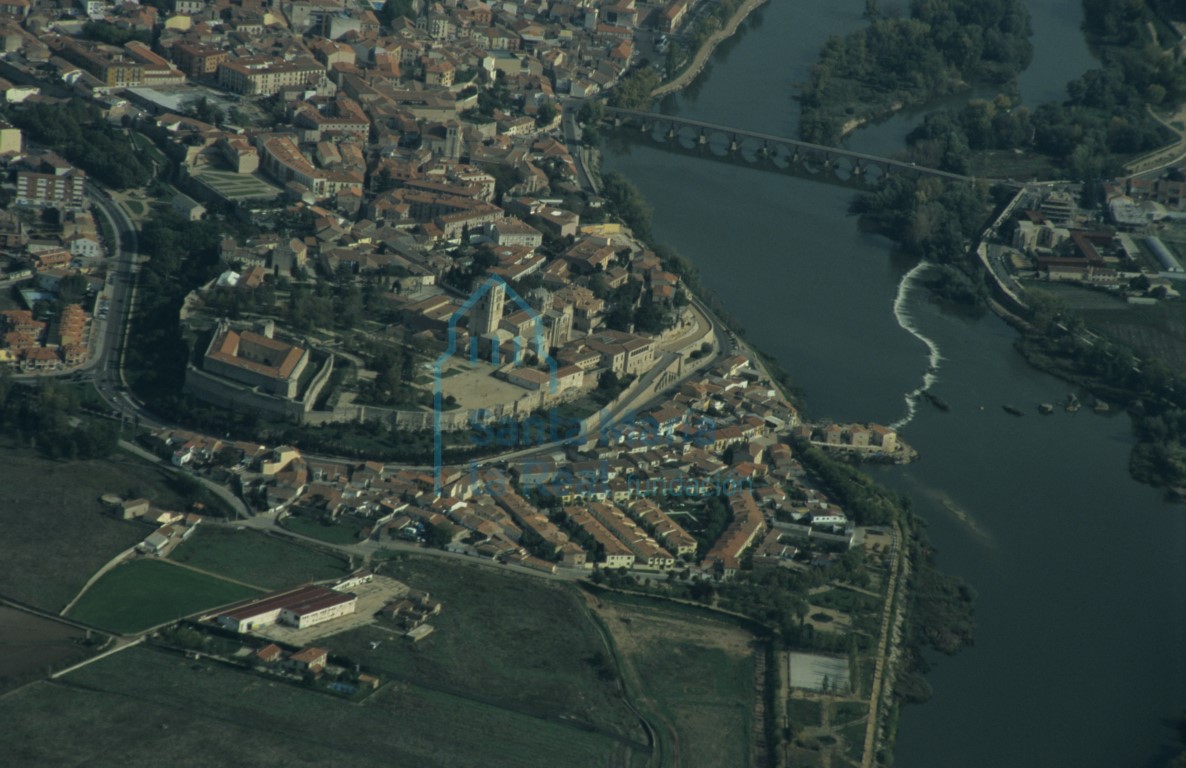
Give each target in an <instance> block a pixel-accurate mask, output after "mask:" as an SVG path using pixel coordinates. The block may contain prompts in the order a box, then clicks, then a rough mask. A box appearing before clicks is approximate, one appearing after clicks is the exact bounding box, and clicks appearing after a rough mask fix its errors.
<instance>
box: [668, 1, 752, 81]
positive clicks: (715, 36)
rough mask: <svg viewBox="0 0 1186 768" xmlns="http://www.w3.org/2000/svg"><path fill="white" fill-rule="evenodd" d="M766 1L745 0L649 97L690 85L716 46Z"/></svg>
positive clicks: (735, 30) (730, 35) (733, 32)
mask: <svg viewBox="0 0 1186 768" xmlns="http://www.w3.org/2000/svg"><path fill="white" fill-rule="evenodd" d="M766 2H767V0H745V2H744V3H742V5H741V7H740V8H738V9H737V12H736V13H734V14H733V18H731V19H729V23H728V24H726V25H725V28H724V29H719V30H717V31H716V32H713V33H712V34H711V35H710V36H709V37H708V39H707V40H705V41H704V44H703V45H701V46H700V48H699V49H698V50H697V51H696V55H695V56H693V57H692V61H691V63H690V64H688V66H687V67H686V68H685V69H684V70H683V71H682V72H680V73H679V74H678V75H676V76H675V78H674V79H672V80H669V81H667V82H665V83H663V84H662V85H660V86H659V87H658V88H656V89H655V90H653V91H651V98H652V99H660V98H662V97H664V96H667V95H668V94H672V93H675V92H676V91H680V90H683V89H684V88H687V87H688V86H689V85H691V84H692V81H693V80H695V79H696V78H697V77H699V76H700V73H701V72H702V71H703V70H704V67H705V66H706V65H707V64H708V58H709V57H710V56H712V54H713V51H715V50H716V48H717V46H718V45H720V44H721V43H723V42H725V41H726V40H728V39H729V38H730V37H732V36H733V35H735V34H737V29H738V28H739V27H740V26H741V22H743V21H745V19H746V17H748V16H749V15H750V14H751V13H753V12H754V11H756V10H757V9H758V8H760V7H762V6H763V5H765V4H766Z"/></svg>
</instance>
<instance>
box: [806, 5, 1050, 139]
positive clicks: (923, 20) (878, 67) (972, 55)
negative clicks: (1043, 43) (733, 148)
mask: <svg viewBox="0 0 1186 768" xmlns="http://www.w3.org/2000/svg"><path fill="white" fill-rule="evenodd" d="M866 16H867V17H869V19H870V23H869V24H868V25H867V26H866V27H863V28H861V29H858V30H856V31H854V32H851V33H849V34H848V35H846V36H844V37H843V38H841V37H831V38H829V39H828V41H827V42H826V43H825V44H824V47H823V50H822V51H821V52H820V58H819V62H818V63H817V64H816V65H815V66H813V67H812V69H811V76H810V79H809V81H808V82H807V83H806V84H805V86H804V88H803V92H802V95H801V96H800V100H801V101H802V105H803V113H802V118H801V119H800V123H799V134H800V136H801V137H802V138H803V139H804V140H806V141H812V142H816V143H819V144H834V143H836V142H837V141H839V140H840V138H841V136H843V135H844V133H845V132H847V131H848V130H851V129H852V128H854V127H856V126H857V125H860V124H861V123H863V122H866V121H869V120H874V119H877V118H879V117H883V116H885V115H887V114H889V113H890V112H893V111H894V110H896V109H899V108H901V107H902V106H904V105H906V104H921V103H923V102H926V101H929V100H931V99H934V98H936V97H939V96H944V95H948V94H951V93H956V92H958V91H960V90H963V89H965V88H967V87H968V85H969V83H973V82H981V83H1002V84H1003V83H1007V82H1009V81H1010V80H1012V79H1013V78H1015V77H1016V76H1017V74H1018V73H1020V72H1021V71H1022V70H1023V69H1025V67H1026V66H1027V65H1028V64H1029V62H1030V58H1031V57H1032V55H1033V50H1032V47H1031V45H1030V42H1029V35H1030V22H1029V13H1028V11H1027V10H1026V8H1025V4H1024V3H1023V2H1022V0H925V1H924V0H915V2H913V3H911V4H910V11H909V15H908V16H896V15H892V13H891V11H890V9H889V8H888V7H887V8H886V9H884V11H883V9H882V8H881V6H880V4H879V3H878V1H877V0H868V1H867V3H866Z"/></svg>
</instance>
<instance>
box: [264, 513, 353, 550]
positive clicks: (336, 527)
mask: <svg viewBox="0 0 1186 768" xmlns="http://www.w3.org/2000/svg"><path fill="white" fill-rule="evenodd" d="M364 525H365V523H364V522H362V521H361V520H358V519H355V518H351V517H343V518H341V519H339V520H336V521H334V523H333V524H332V525H326V524H324V523H322V522H321V521H320V520H311V519H309V518H307V517H301V516H300V515H289V516H288V517H286V518H284V519H283V520H281V521H280V526H281V527H282V528H284V529H286V530H289V531H292V532H293V533H299V534H300V535H302V536H308V537H309V538H311V539H317V540H319V541H324V542H327V543H329V544H357V543H358V542H359V538H358V532H359V531H361V530H362V528H363V526H364Z"/></svg>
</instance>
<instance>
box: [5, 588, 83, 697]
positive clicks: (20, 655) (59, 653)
mask: <svg viewBox="0 0 1186 768" xmlns="http://www.w3.org/2000/svg"><path fill="white" fill-rule="evenodd" d="M104 637H105V636H104V635H101V634H99V633H97V632H96V633H93V644H91V645H88V644H86V643H85V641H86V632H85V631H83V630H79V629H75V628H74V627H71V626H69V625H68V624H63V623H61V622H57V621H52V620H50V619H43V618H41V617H40V616H34V615H32V614H29V613H25V612H23V611H18V610H14V609H12V608H7V607H3V606H0V648H2V649H3V650H4V653H3V654H2V655H0V692H3V691H6V690H8V689H9V688H12V687H15V686H18V685H20V684H22V683H25V682H28V681H29V680H32V679H35V677H37V676H42V675H44V674H45V673H46V672H47V671H48V670H51V669H62V668H64V667H66V666H69V665H70V664H71V663H73V662H76V661H81V660H82V659H85V658H86V657H87V656H90V655H91V654H92V653H94V651H95V650H97V649H98V643H99V642H101V641H102V639H103V638H104Z"/></svg>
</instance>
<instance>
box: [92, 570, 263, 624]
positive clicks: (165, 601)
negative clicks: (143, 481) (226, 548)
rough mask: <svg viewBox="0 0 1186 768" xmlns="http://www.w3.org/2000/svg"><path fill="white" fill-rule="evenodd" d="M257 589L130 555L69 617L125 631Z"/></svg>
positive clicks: (217, 604) (160, 621)
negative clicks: (136, 558) (130, 558)
mask: <svg viewBox="0 0 1186 768" xmlns="http://www.w3.org/2000/svg"><path fill="white" fill-rule="evenodd" d="M259 594H261V593H259V592H256V591H255V590H251V589H248V588H247V587H244V586H241V585H239V584H233V583H231V582H229V581H223V580H222V579H216V578H214V577H213V576H206V575H204V574H201V573H196V572H194V571H191V570H189V569H187V568H181V567H179V566H176V565H170V564H169V563H165V562H161V561H160V560H133V561H132V562H130V563H125V564H123V565H120V566H117V567H116V568H115V569H114V570H112V571H109V572H108V573H106V574H104V576H103V578H101V579H99V580H98V581H97V582H95V583H94V585H92V586H91V588H90V589H89V590H87V593H86V594H85V595H83V596H82V599H81V600H79V601H78V603H77V604H75V606H74V607H73V608H72V609H70V618H72V619H77V620H78V621H82V622H85V623H87V624H94V625H95V626H97V627H102V628H104V629H109V630H111V631H112V632H119V633H123V634H129V633H133V632H139V631H141V630H145V629H148V628H149V627H153V626H156V625H157V624H162V623H164V622H166V621H169V620H171V619H178V618H181V617H182V616H187V615H189V614H191V613H196V612H197V611H201V610H205V609H207V608H214V607H215V606H219V605H223V604H225V603H231V602H234V601H236V600H243V599H245V598H248V597H254V596H257V595H259Z"/></svg>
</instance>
